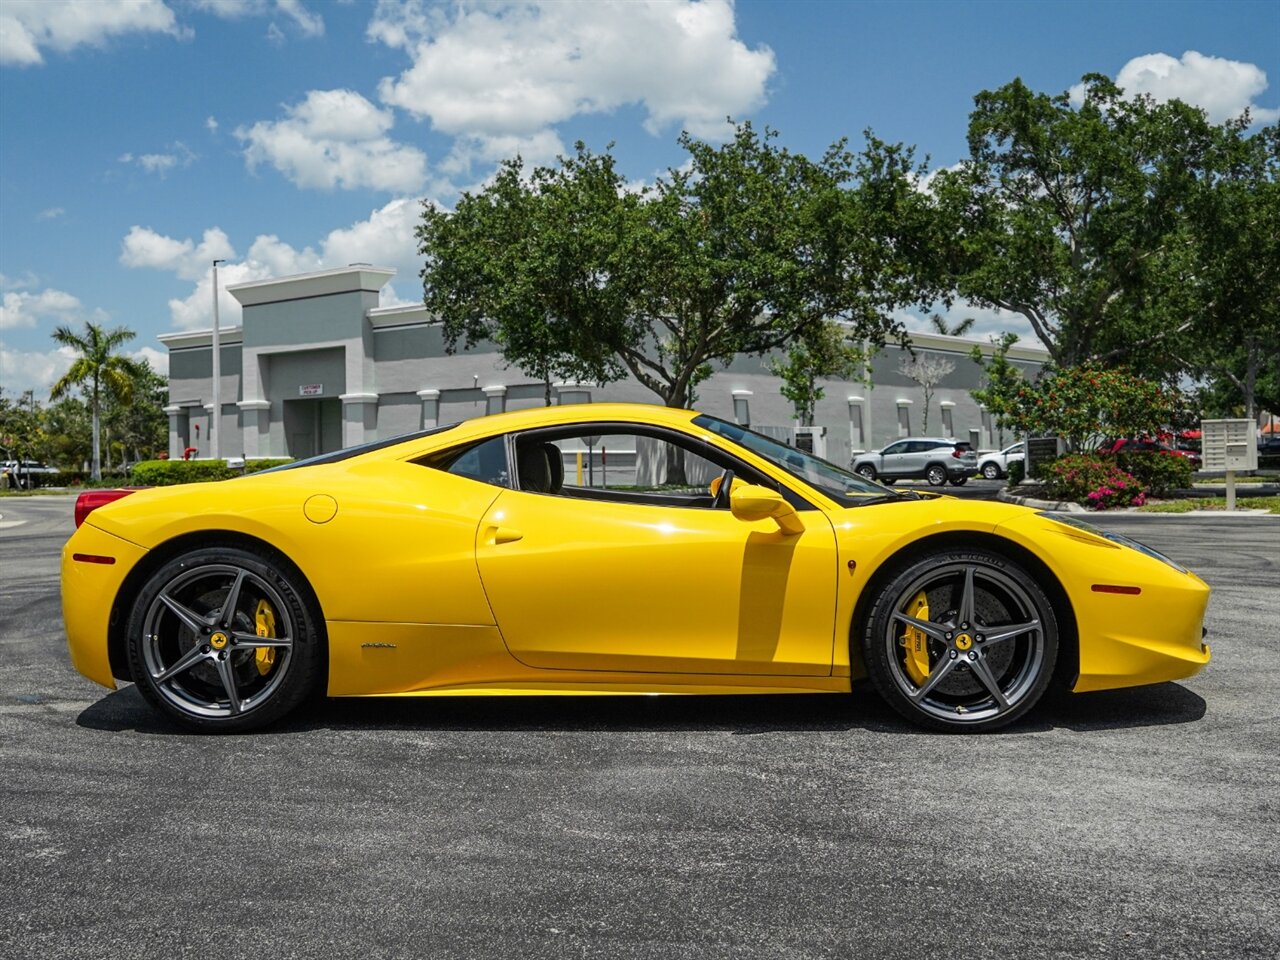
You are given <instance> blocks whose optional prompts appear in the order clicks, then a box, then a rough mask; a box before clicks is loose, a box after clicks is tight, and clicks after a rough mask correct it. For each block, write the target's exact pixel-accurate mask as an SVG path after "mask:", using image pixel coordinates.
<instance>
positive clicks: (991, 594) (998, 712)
mask: <svg viewBox="0 0 1280 960" xmlns="http://www.w3.org/2000/svg"><path fill="white" fill-rule="evenodd" d="M862 652H863V655H864V657H865V662H866V665H867V672H868V674H869V675H870V677H871V680H872V683H873V684H874V685H875V687H876V689H877V690H878V691H879V692H880V694H881V696H883V697H884V698H885V699H886V700H887V701H888V702H889V704H890V705H891V706H892V707H893V708H894V709H895V710H897V711H898V712H899V713H901V714H902V715H903V716H904V717H906V718H907V719H908V720H911V721H913V722H915V723H918V724H920V725H922V726H926V727H932V728H933V729H936V730H991V729H995V728H997V727H1001V726H1004V725H1005V724H1006V723H1009V722H1011V721H1013V720H1015V719H1016V718H1018V717H1019V716H1021V715H1022V714H1024V713H1025V712H1026V711H1027V710H1029V709H1031V707H1032V706H1033V705H1034V704H1035V702H1036V701H1037V700H1039V699H1040V697H1041V695H1042V694H1043V693H1044V691H1045V689H1046V688H1047V687H1048V685H1049V681H1050V679H1051V677H1052V675H1053V667H1054V663H1055V662H1056V660H1057V655H1058V624H1057V618H1056V617H1055V615H1054V611H1053V605H1052V603H1050V601H1049V598H1048V597H1047V596H1046V595H1045V592H1044V590H1043V589H1041V587H1040V585H1039V584H1038V583H1037V582H1036V581H1035V579H1034V578H1033V577H1032V576H1031V575H1030V574H1028V573H1027V572H1026V571H1025V570H1024V569H1022V567H1020V566H1019V565H1018V564H1016V563H1014V562H1013V561H1011V560H1009V559H1007V558H1006V557H1003V556H1001V555H999V554H997V553H994V552H990V551H987V550H982V549H972V550H969V549H956V550H944V551H937V552H934V553H930V554H928V555H926V556H923V557H918V558H917V559H915V560H913V561H910V562H908V563H906V564H904V565H903V566H901V567H899V568H898V569H897V570H896V572H895V573H894V574H892V575H891V579H890V580H889V581H888V582H887V583H886V584H885V586H884V589H883V590H882V592H881V594H880V596H879V597H878V598H877V599H876V601H875V603H874V605H873V606H872V608H871V611H870V613H869V615H868V617H867V620H866V627H865V630H864V633H863V637H862Z"/></svg>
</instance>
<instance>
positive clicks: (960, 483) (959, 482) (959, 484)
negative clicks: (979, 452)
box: [951, 477, 969, 487]
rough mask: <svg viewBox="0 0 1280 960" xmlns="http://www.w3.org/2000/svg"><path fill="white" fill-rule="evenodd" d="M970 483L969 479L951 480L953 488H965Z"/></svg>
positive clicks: (957, 478)
mask: <svg viewBox="0 0 1280 960" xmlns="http://www.w3.org/2000/svg"><path fill="white" fill-rule="evenodd" d="M968 482H969V478H968V477H952V478H951V485H952V486H953V487H963V486H964V485H965V484H966V483H968Z"/></svg>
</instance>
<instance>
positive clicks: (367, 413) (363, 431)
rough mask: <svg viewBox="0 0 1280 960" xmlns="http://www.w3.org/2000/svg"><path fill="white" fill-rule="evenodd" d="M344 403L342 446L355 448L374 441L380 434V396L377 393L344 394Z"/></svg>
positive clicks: (341, 398) (342, 398)
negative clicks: (359, 444)
mask: <svg viewBox="0 0 1280 960" xmlns="http://www.w3.org/2000/svg"><path fill="white" fill-rule="evenodd" d="M338 399H339V400H341V401H342V445H343V446H344V447H354V446H355V445H356V444H358V443H364V442H365V441H367V440H374V439H376V438H377V434H378V395H377V394H376V393H344V394H342V395H341V396H340V397H338Z"/></svg>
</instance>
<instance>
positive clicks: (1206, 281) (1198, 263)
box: [1174, 120, 1280, 418]
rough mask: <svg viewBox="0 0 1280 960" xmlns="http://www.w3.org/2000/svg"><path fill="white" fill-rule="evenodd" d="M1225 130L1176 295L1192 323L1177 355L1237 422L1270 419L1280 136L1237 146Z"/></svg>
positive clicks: (1279, 335)
mask: <svg viewBox="0 0 1280 960" xmlns="http://www.w3.org/2000/svg"><path fill="white" fill-rule="evenodd" d="M1246 123H1247V120H1241V121H1238V122H1236V123H1232V124H1226V125H1224V127H1222V128H1221V129H1219V130H1218V131H1217V136H1216V138H1215V143H1214V163H1213V167H1214V170H1215V176H1214V178H1213V181H1212V183H1211V184H1210V185H1209V186H1208V187H1207V188H1206V189H1205V190H1204V191H1202V192H1201V194H1200V196H1199V197H1198V198H1197V205H1196V208H1195V213H1196V216H1195V222H1196V228H1197V229H1196V230H1195V231H1194V232H1191V233H1190V234H1189V236H1188V239H1187V243H1186V244H1185V247H1184V250H1185V251H1186V261H1187V267H1186V270H1185V271H1184V274H1185V277H1186V280H1184V281H1183V282H1180V283H1179V284H1178V287H1177V290H1176V291H1174V292H1175V293H1176V294H1179V295H1181V296H1182V297H1183V302H1184V305H1185V306H1184V309H1185V310H1186V311H1187V312H1188V313H1190V314H1192V315H1194V316H1196V317H1197V318H1198V321H1199V322H1198V323H1197V326H1196V336H1194V337H1193V338H1189V339H1188V342H1187V343H1186V344H1185V346H1184V352H1183V358H1184V359H1185V360H1186V362H1187V366H1188V368H1189V369H1190V370H1191V371H1193V372H1194V373H1195V374H1197V375H1199V376H1200V377H1203V378H1206V379H1209V380H1213V381H1218V382H1219V383H1223V382H1225V383H1223V385H1224V387H1228V388H1229V389H1226V390H1220V391H1217V392H1218V393H1220V394H1225V393H1234V395H1235V397H1236V400H1235V401H1234V402H1232V403H1231V404H1229V405H1230V406H1233V407H1234V406H1236V405H1237V404H1238V406H1239V408H1240V410H1241V412H1242V413H1243V415H1244V416H1246V417H1249V418H1253V417H1255V416H1256V415H1257V412H1258V409H1259V406H1260V404H1264V405H1269V406H1271V407H1272V408H1273V409H1274V406H1275V404H1276V403H1277V394H1278V393H1280V389H1278V388H1280V127H1276V126H1272V127H1267V128H1265V129H1263V130H1261V131H1259V132H1258V133H1256V134H1254V135H1253V136H1244V135H1243V134H1242V130H1243V128H1244V127H1245V125H1246Z"/></svg>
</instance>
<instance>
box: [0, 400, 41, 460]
mask: <svg viewBox="0 0 1280 960" xmlns="http://www.w3.org/2000/svg"><path fill="white" fill-rule="evenodd" d="M42 419H43V417H42V411H41V409H40V403H39V401H37V400H36V397H35V392H34V391H32V390H27V391H24V392H23V393H22V395H21V396H19V397H18V398H17V399H16V400H10V399H9V398H8V397H6V396H5V395H4V392H3V390H2V389H0V460H18V461H22V460H40V459H43V458H44V456H45V452H46V451H45V448H46V446H47V438H46V436H45V433H44V429H43V424H42Z"/></svg>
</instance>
